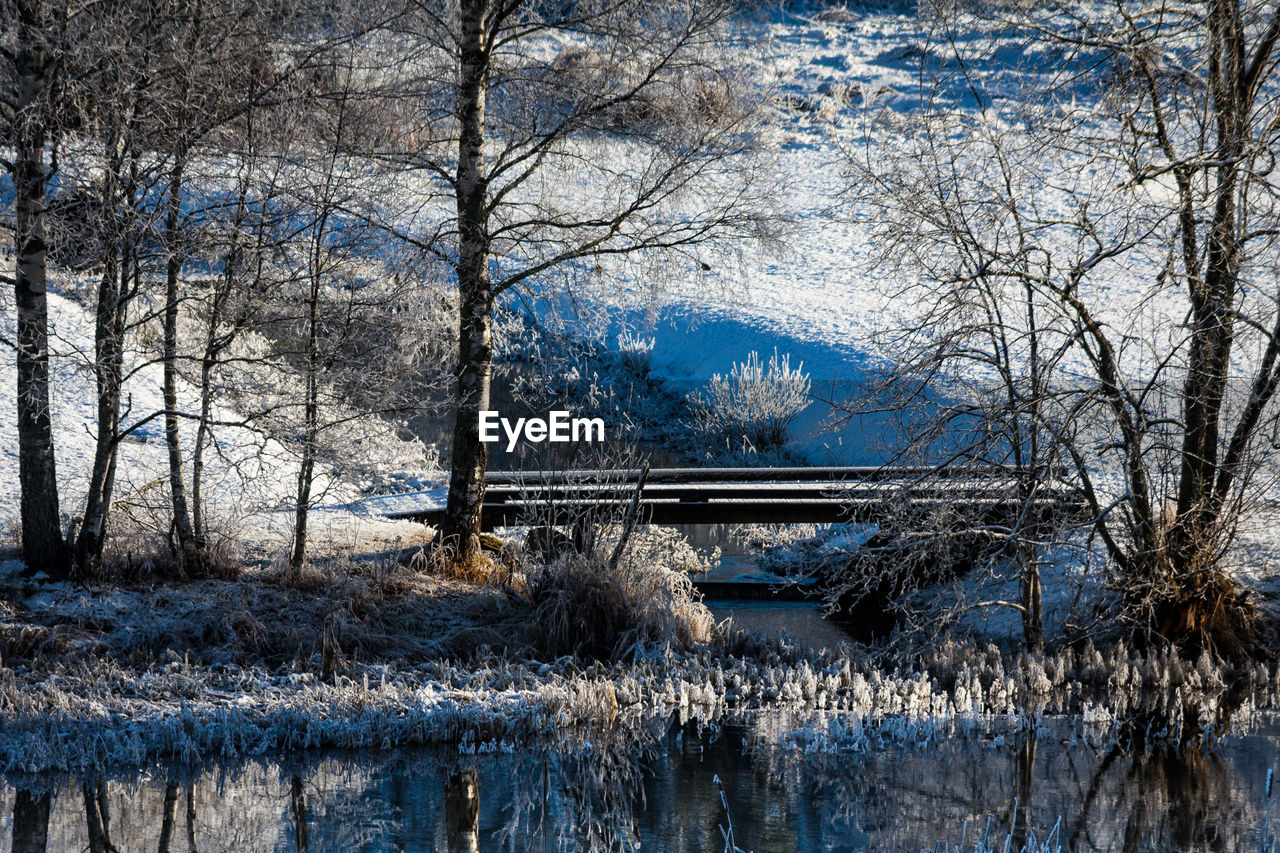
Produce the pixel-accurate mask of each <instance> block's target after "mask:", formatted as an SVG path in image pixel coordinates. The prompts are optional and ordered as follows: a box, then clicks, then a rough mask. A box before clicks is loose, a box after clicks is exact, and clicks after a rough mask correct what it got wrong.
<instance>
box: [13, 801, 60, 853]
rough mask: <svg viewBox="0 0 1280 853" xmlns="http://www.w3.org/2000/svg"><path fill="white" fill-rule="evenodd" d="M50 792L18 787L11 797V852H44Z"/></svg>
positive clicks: (46, 840) (45, 848)
mask: <svg viewBox="0 0 1280 853" xmlns="http://www.w3.org/2000/svg"><path fill="white" fill-rule="evenodd" d="M52 801H53V797H52V795H50V794H47V793H46V794H32V793H31V792H30V791H26V790H23V789H21V788H19V789H18V791H17V793H16V794H15V795H14V798H13V853H45V850H47V849H48V846H49V806H50V804H51V803H52Z"/></svg>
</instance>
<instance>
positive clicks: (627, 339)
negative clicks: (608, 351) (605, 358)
mask: <svg viewBox="0 0 1280 853" xmlns="http://www.w3.org/2000/svg"><path fill="white" fill-rule="evenodd" d="M656 343H657V340H656V339H655V338H646V337H642V336H640V335H637V334H635V333H634V332H632V331H631V330H630V329H627V330H625V331H624V332H623V333H622V334H620V335H618V360H619V362H620V363H621V364H622V367H623V369H625V370H626V371H627V372H629V373H631V374H632V375H634V376H636V377H638V378H640V379H644V378H646V377H648V375H649V370H650V369H651V367H652V359H653V347H654V345H655V344H656Z"/></svg>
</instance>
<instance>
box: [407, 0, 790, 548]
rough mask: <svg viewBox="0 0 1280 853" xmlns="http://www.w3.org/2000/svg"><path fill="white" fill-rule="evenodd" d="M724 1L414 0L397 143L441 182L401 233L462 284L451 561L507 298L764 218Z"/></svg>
mask: <svg viewBox="0 0 1280 853" xmlns="http://www.w3.org/2000/svg"><path fill="white" fill-rule="evenodd" d="M732 13H733V4H732V3H729V2H724V1H723V0H682V2H678V3H675V4H671V3H655V2H652V0H621V2H618V0H606V2H595V0H587V2H575V3H560V2H554V0H548V2H542V0H497V1H496V2H495V0H463V2H461V3H460V4H459V5H454V4H452V3H446V2H435V0H415V2H413V4H412V8H411V12H410V15H409V17H408V18H407V19H406V20H407V34H406V35H407V39H408V41H407V42H405V41H399V42H397V44H400V45H402V47H401V49H402V50H403V51H405V52H406V53H407V54H408V55H407V56H406V57H405V59H404V64H403V67H404V68H409V69H414V70H415V71H416V72H417V75H418V76H417V80H416V82H417V83H418V84H419V100H418V106H417V107H416V113H414V114H413V115H411V116H406V117H405V119H404V121H403V124H404V125H405V126H406V128H407V129H408V130H409V132H406V133H402V134H400V135H399V138H398V141H397V144H393V145H391V146H389V147H388V150H389V153H390V154H391V155H393V156H398V157H399V158H400V159H401V160H402V161H406V162H408V163H409V165H410V166H411V167H413V169H414V173H413V175H411V177H415V179H418V180H420V178H418V177H417V176H419V175H420V176H425V177H426V178H427V179H429V181H430V182H431V183H430V186H429V189H428V190H427V191H426V195H427V196H428V199H427V200H426V202H425V203H424V205H423V210H425V211H426V212H425V213H423V214H422V215H421V216H419V217H418V221H419V223H420V224H418V225H417V226H416V228H414V229H401V230H403V231H406V232H407V231H410V230H411V231H412V233H406V236H407V237H409V238H410V239H412V240H413V241H414V242H415V243H416V244H418V245H420V246H422V247H424V248H426V249H428V250H430V251H432V252H434V253H435V254H436V256H437V257H438V258H439V259H440V260H441V261H442V262H443V263H444V264H446V265H447V266H448V268H449V269H450V270H451V271H452V273H453V275H454V276H455V277H456V280H457V288H458V294H459V306H458V347H459V349H458V361H457V372H456V383H457V388H456V408H457V414H456V422H455V427H454V431H453V443H452V473H451V479H450V484H449V498H448V510H447V517H446V521H445V523H444V525H443V528H442V530H441V534H442V538H443V540H444V541H445V542H446V543H448V544H449V545H450V546H451V547H452V548H454V549H456V550H455V553H456V556H457V558H458V559H459V560H462V561H468V560H470V559H472V558H473V557H474V556H475V555H476V554H477V553H478V547H479V546H478V533H479V530H480V508H481V505H482V503H483V500H484V474H485V470H486V467H487V455H486V451H485V445H484V444H483V443H481V441H480V436H479V413H480V412H481V411H482V410H484V409H486V408H487V407H488V406H489V401H490V382H491V376H492V365H493V353H494V349H493V346H494V342H493V316H494V309H495V305H496V304H497V302H498V301H499V300H500V299H501V298H502V297H503V295H504V294H506V293H507V292H508V291H511V290H512V289H514V288H534V287H537V286H539V285H542V284H546V283H547V282H548V281H549V280H551V279H553V278H556V277H558V278H560V279H561V280H568V281H573V280H575V279H582V278H589V277H591V276H592V275H598V274H599V272H597V271H601V272H602V271H603V266H602V265H603V263H604V262H605V259H606V258H607V257H609V256H624V255H638V254H644V255H645V256H647V257H650V258H653V257H658V256H666V257H667V258H668V259H669V260H673V261H676V262H677V263H676V264H675V266H676V267H677V268H679V267H683V269H684V270H687V271H692V274H694V275H699V274H701V273H702V272H703V271H705V270H706V269H709V267H708V266H707V265H706V262H705V261H704V260H703V259H702V257H700V256H699V248H698V247H699V246H708V245H709V244H713V243H715V241H717V240H721V239H727V238H742V237H748V236H751V237H754V236H758V235H759V234H760V233H761V231H762V228H761V224H762V223H763V222H764V221H765V219H766V217H765V215H764V210H765V208H764V205H763V204H762V203H761V197H760V195H759V190H760V181H759V180H758V178H759V175H758V174H756V173H755V172H754V171H753V166H752V164H751V163H750V161H749V160H748V158H747V157H746V155H747V154H748V153H749V152H750V150H751V149H752V147H753V143H754V137H753V134H752V133H751V130H752V124H751V121H752V115H753V105H754V99H753V98H752V97H751V96H749V95H748V94H747V93H746V91H745V89H746V84H745V83H744V82H743V81H742V80H741V79H739V77H738V75H736V74H734V73H732V72H730V71H727V70H726V69H729V68H733V67H735V66H734V65H733V64H732V63H730V62H728V61H726V60H725V59H724V57H723V56H718V55H717V50H718V48H719V47H720V46H721V45H723V44H724V41H725V27H726V25H727V24H728V23H729V19H730V16H731V15H732ZM404 112H405V113H413V112H414V111H413V109H406V110H404ZM417 195H418V196H419V197H421V196H422V195H423V191H422V190H421V189H418V192H417ZM445 203H447V204H450V205H451V207H452V209H451V210H450V211H449V213H448V215H445V214H444V212H443V211H442V210H441V207H442V205H443V204H445ZM402 221H403V220H402ZM397 227H399V226H397ZM704 251H707V250H704Z"/></svg>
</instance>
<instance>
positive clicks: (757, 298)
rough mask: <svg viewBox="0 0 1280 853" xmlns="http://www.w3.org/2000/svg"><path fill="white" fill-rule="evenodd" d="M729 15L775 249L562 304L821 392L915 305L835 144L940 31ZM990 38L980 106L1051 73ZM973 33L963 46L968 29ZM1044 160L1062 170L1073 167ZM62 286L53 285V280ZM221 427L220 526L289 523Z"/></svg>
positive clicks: (896, 97)
mask: <svg viewBox="0 0 1280 853" xmlns="http://www.w3.org/2000/svg"><path fill="white" fill-rule="evenodd" d="M743 27H744V33H745V34H746V35H748V36H750V37H751V38H749V39H748V40H747V41H749V42H750V43H749V44H748V45H746V46H744V48H743V51H744V56H747V57H749V59H750V61H751V62H753V63H757V64H758V74H757V77H758V78H759V80H760V81H761V82H762V83H763V84H764V85H767V86H771V87H772V88H773V91H774V96H773V100H772V104H771V106H770V107H769V113H770V116H771V120H770V123H769V126H768V127H767V128H765V129H764V130H762V131H761V133H762V141H763V144H764V145H765V146H766V148H767V149H768V154H769V157H770V158H771V159H772V160H773V161H774V162H775V164H776V170H777V180H778V183H779V186H780V187H781V188H782V190H781V192H780V194H779V196H778V197H777V199H776V201H777V204H778V206H779V207H780V208H782V209H783V211H784V212H786V213H787V214H788V215H789V217H790V219H791V220H792V222H793V225H792V226H791V229H790V231H789V232H788V233H787V234H786V235H785V237H784V240H783V246H782V247H781V248H779V247H778V246H757V245H743V246H741V247H739V249H740V254H738V255H737V256H736V258H733V259H728V258H726V259H725V264H724V266H722V267H717V268H715V269H713V270H712V271H711V272H710V273H708V274H707V275H705V276H703V275H698V276H690V277H688V278H686V279H684V280H681V281H677V282H675V283H674V284H673V285H672V286H670V287H668V288H666V289H663V290H660V291H657V293H656V296H655V292H654V291H653V290H652V289H651V288H650V287H649V286H648V284H647V282H644V281H641V280H638V279H637V278H635V273H634V271H632V270H630V268H629V267H626V266H625V265H620V266H618V267H617V268H613V269H612V271H613V272H616V273H617V276H615V277H614V278H613V279H612V280H610V281H608V282H607V283H602V284H600V286H599V289H598V293H591V294H585V295H584V294H578V295H577V301H578V302H589V303H590V302H603V303H605V304H606V305H608V306H610V314H611V317H612V320H611V323H610V324H609V325H608V327H607V330H606V331H605V332H603V333H602V339H604V340H606V341H610V340H613V337H614V335H615V334H616V331H617V330H618V329H619V328H621V327H622V326H624V325H627V326H634V325H636V324H638V323H639V322H640V321H641V318H642V317H643V316H648V317H650V318H656V322H655V323H654V324H653V325H652V326H651V327H650V328H647V329H645V330H644V331H643V334H645V335H651V336H652V337H654V338H655V341H656V345H655V347H654V350H653V353H652V362H653V365H654V372H655V373H656V374H657V375H658V376H660V377H663V378H665V379H666V380H667V381H669V382H670V383H672V384H673V385H674V386H675V387H677V388H679V387H682V386H688V387H689V388H690V389H691V388H693V387H695V386H696V385H698V384H700V383H702V382H704V381H705V380H706V379H707V378H708V377H710V376H711V375H712V374H715V373H722V374H723V373H727V372H728V370H729V368H730V367H731V366H732V364H733V363H734V362H736V361H742V360H744V359H745V357H746V355H747V354H748V353H749V352H751V351H753V350H754V351H757V352H761V353H762V354H765V355H767V354H768V353H770V352H771V351H772V350H773V349H775V348H776V349H777V350H779V351H780V352H782V353H790V354H791V357H792V364H797V363H800V362H803V365H804V369H805V370H806V371H807V372H808V373H809V374H810V376H811V377H812V379H813V382H814V390H815V392H822V391H824V385H826V384H829V383H835V384H834V385H830V386H829V387H828V388H826V389H825V390H828V391H829V393H830V394H831V396H833V397H837V398H838V397H839V396H840V395H841V394H843V393H847V392H848V391H849V390H850V389H851V388H853V387H856V386H857V384H858V383H859V381H860V379H861V378H862V377H863V376H864V375H865V373H866V371H867V370H868V369H870V368H873V367H875V366H877V365H878V363H879V360H880V359H881V357H882V353H881V352H880V351H878V350H877V348H876V345H875V343H874V337H875V335H876V334H877V333H878V332H881V331H883V330H885V329H886V328H888V327H889V326H890V325H892V324H893V323H895V322H897V321H898V320H900V319H901V317H902V316H904V315H909V314H910V312H911V311H912V310H914V309H915V308H916V306H915V305H913V304H910V303H909V302H904V301H903V300H900V299H895V298H894V295H893V293H894V291H895V290H896V289H898V287H899V285H900V284H901V282H896V281H891V280H887V279H886V274H885V273H884V271H883V270H882V269H880V268H878V267H877V265H876V262H875V259H876V257H877V252H878V250H879V248H880V247H879V245H878V244H877V239H878V237H877V235H878V232H879V229H880V228H881V225H882V223H880V222H879V221H877V219H876V217H875V216H874V215H873V213H872V211H871V210H870V208H868V207H867V206H866V205H865V204H859V203H855V202H852V201H850V200H849V198H848V195H847V191H848V190H849V188H850V178H849V171H848V159H847V158H848V155H849V152H850V151H856V150H857V149H858V147H859V146H864V147H867V146H869V148H870V150H873V151H883V156H890V155H891V153H892V151H893V146H894V145H896V144H897V143H898V140H896V139H895V138H894V134H893V132H892V128H893V116H895V115H900V116H909V115H910V114H911V113H912V111H913V110H917V109H918V108H919V106H920V103H921V97H922V95H921V78H920V73H919V71H920V61H921V57H922V56H925V57H929V56H930V54H929V51H930V45H931V44H934V43H935V42H936V38H937V33H936V32H934V31H933V24H931V22H930V21H929V20H927V19H926V18H922V17H921V16H920V15H918V14H917V13H916V12H915V11H914V9H908V8H907V6H906V5H905V4H888V5H886V6H880V7H875V6H872V7H859V8H856V9H853V10H843V9H828V10H825V11H821V12H820V11H818V10H817V9H815V10H813V11H812V12H811V13H808V14H802V13H794V12H776V13H771V15H770V16H769V17H767V18H762V19H760V20H756V21H753V22H748V23H744V24H743ZM1000 39H1002V40H997V42H995V44H996V45H997V47H998V49H997V50H995V51H988V52H987V54H986V55H984V56H983V57H981V58H980V59H975V65H974V68H975V69H976V72H977V73H980V75H981V78H982V79H981V85H982V88H983V91H984V92H985V93H986V94H987V95H988V96H989V97H991V98H992V99H993V103H994V102H997V101H999V99H1000V98H1013V97H1016V96H1017V94H1018V93H1019V92H1020V91H1022V90H1023V89H1024V88H1025V86H1026V85H1027V84H1028V83H1029V82H1030V80H1031V78H1033V77H1035V78H1039V77H1042V76H1043V77H1047V76H1051V75H1052V74H1054V73H1056V71H1057V69H1055V68H1054V66H1053V58H1052V57H1047V56H1041V55H1038V54H1037V53H1036V50H1037V48H1035V46H1034V45H1033V44H1031V43H1030V42H1025V41H1022V42H1020V41H1019V40H1018V37H1017V36H1016V35H1008V34H1006V35H1002V36H1001V37H1000ZM973 41H974V44H975V45H976V43H977V42H978V36H977V35H976V34H975V36H974V38H973ZM744 44H745V43H744ZM964 47H965V46H962V49H964ZM974 50H975V52H976V47H975V48H974ZM928 61H932V60H931V59H930V60H928ZM953 106H954V108H955V109H957V110H966V109H968V110H973V109H974V104H973V101H972V97H971V96H970V95H968V94H966V93H965V92H963V91H958V92H957V93H955V96H954V103H953ZM597 144H599V143H597ZM604 153H605V154H606V155H608V154H609V152H604ZM612 156H620V157H625V156H626V152H625V151H615V152H612ZM1054 165H1055V166H1056V168H1058V169H1062V170H1064V171H1068V170H1067V169H1066V167H1067V166H1069V165H1070V164H1069V163H1059V164H1054ZM1045 168H1050V166H1049V165H1046V166H1045ZM1089 179H1090V178H1089V176H1088V175H1072V176H1071V180H1073V181H1076V182H1077V184H1076V185H1079V182H1082V181H1087V180H1089ZM1055 192H1056V193H1057V195H1056V196H1053V197H1050V198H1047V199H1046V204H1049V205H1050V209H1053V206H1054V205H1060V206H1064V207H1065V206H1066V205H1067V204H1068V203H1069V201H1070V196H1071V192H1072V184H1071V183H1070V181H1064V182H1062V186H1059V187H1058V188H1057V190H1055ZM1151 272H1152V267H1151V266H1149V265H1143V264H1141V263H1139V262H1138V260H1136V259H1128V260H1126V261H1125V262H1124V263H1123V264H1118V265H1116V266H1115V268H1114V269H1113V270H1111V271H1109V274H1108V276H1107V279H1106V284H1105V286H1104V289H1105V293H1103V294H1095V295H1096V296H1097V297H1098V303H1099V304H1100V305H1102V306H1103V307H1104V309H1105V310H1106V311H1107V312H1108V313H1109V314H1110V315H1111V316H1114V317H1122V318H1126V319H1125V322H1126V323H1132V324H1147V325H1154V326H1159V325H1161V324H1165V325H1173V324H1174V323H1175V319H1174V318H1172V317H1171V316H1170V315H1171V311H1172V308H1171V307H1170V305H1169V304H1167V303H1166V302H1164V301H1162V300H1161V299H1160V298H1158V296H1157V295H1153V293H1152V292H1151V290H1150V284H1149V280H1150V278H1151ZM65 284H66V283H65V282H63V283H61V284H59V283H55V288H58V287H60V286H62V285H65ZM588 297H589V298H588ZM11 298H12V297H11V295H9V294H7V293H6V294H5V296H4V299H5V301H4V303H3V305H4V309H5V310H4V312H3V323H4V324H5V326H6V328H7V327H8V326H11V325H12V323H13V311H12V306H11ZM536 304H538V305H541V306H544V307H543V308H542V309H540V310H550V309H549V308H547V307H546V306H553V305H554V306H560V305H563V303H561V302H559V301H558V300H557V299H556V298H555V297H554V296H550V297H548V298H547V299H546V300H544V301H542V302H539V303H536ZM50 308H51V313H52V317H51V320H52V324H53V328H54V333H55V340H54V349H55V354H56V357H55V361H54V365H55V366H54V371H55V382H54V387H55V389H56V393H57V396H56V399H55V401H54V421H55V428H56V441H57V452H58V464H59V474H60V479H61V481H62V483H63V484H64V485H63V493H62V494H63V509H64V512H65V513H66V514H68V515H69V516H70V515H74V514H75V513H76V512H77V511H78V507H79V505H80V503H81V500H82V494H81V493H80V489H81V484H82V483H83V482H84V480H85V477H86V475H87V472H88V468H89V464H90V461H91V457H92V441H93V435H92V429H93V427H92V424H93V419H94V411H93V383H92V376H91V373H90V372H89V370H88V369H87V364H88V361H89V358H88V354H89V353H91V351H92V322H91V317H90V315H89V313H88V312H87V311H86V310H85V309H84V308H83V307H82V306H81V305H79V304H78V303H76V302H75V301H74V300H72V299H70V298H68V297H67V296H65V295H61V294H59V293H54V294H53V295H52V296H51V298H50ZM13 377H14V359H13V353H12V352H11V351H9V350H4V351H3V352H0V435H5V436H15V435H16V427H15V423H14V409H15V404H14V401H13V397H12V395H13V393H14V378H13ZM184 397H185V398H186V399H187V401H188V402H191V400H192V397H191V389H190V388H184ZM126 398H127V400H128V406H129V410H130V414H129V415H128V416H126V418H125V425H126V427H127V426H129V424H130V423H132V422H134V421H136V420H137V419H139V418H141V417H145V416H146V413H149V412H154V411H156V410H158V409H160V408H161V406H160V369H159V367H158V365H154V364H153V365H145V366H139V369H138V370H137V372H136V373H134V374H132V375H131V377H130V380H129V385H128V389H127V393H126ZM828 411H829V410H828V409H827V408H826V407H824V406H822V405H813V406H811V407H810V408H809V409H808V410H807V411H806V412H805V413H804V415H803V416H802V418H801V420H800V422H799V423H798V424H797V425H796V432H797V433H798V434H799V436H800V442H799V444H800V447H801V449H802V450H803V451H804V452H805V453H806V454H807V455H808V456H809V457H810V458H811V459H812V461H814V462H819V463H843V464H865V463H874V462H876V461H879V460H881V459H883V458H884V448H885V445H886V443H887V440H888V439H891V438H892V436H891V435H886V434H885V430H887V429H888V424H887V421H878V420H864V421H859V422H855V423H853V424H851V425H849V426H847V427H846V428H844V429H843V430H842V431H840V432H838V433H826V432H822V431H821V430H820V425H821V421H822V420H823V419H824V418H825V416H826V415H827V414H828ZM220 414H221V415H222V416H223V417H224V418H225V419H226V420H235V419H236V414H237V413H236V412H234V411H232V410H230V409H224V411H223V412H221V413H220ZM183 429H184V436H183V437H184V441H185V442H186V444H187V446H188V447H190V444H191V440H192V437H193V436H192V433H193V425H192V424H190V423H184V425H183ZM387 435H388V436H391V431H388V432H387ZM218 441H219V452H217V453H211V454H210V465H211V468H212V470H211V471H210V478H211V482H210V484H209V485H210V487H209V489H208V492H209V494H210V498H209V504H210V506H211V507H215V508H216V509H217V510H218V511H220V512H225V513H229V514H231V516H233V517H229V518H227V519H226V520H225V525H226V528H227V529H228V530H235V531H237V532H238V533H239V535H244V534H243V531H244V530H246V529H249V530H262V529H264V528H265V529H267V530H273V531H275V532H277V533H278V532H279V531H280V530H283V529H286V528H287V525H288V524H289V519H288V515H287V514H286V513H284V512H281V511H279V510H280V508H281V507H284V506H286V505H287V504H288V502H289V500H290V496H291V494H292V492H293V489H294V477H295V476H296V473H295V472H296V467H295V466H296V458H295V457H294V455H293V454H292V453H291V452H289V451H288V450H287V449H286V448H284V447H281V446H280V445H279V444H278V443H276V442H274V441H272V440H271V439H268V438H264V437H263V436H262V435H260V434H258V433H256V432H253V431H251V430H244V429H235V428H222V429H220V430H219V433H218ZM15 445H16V442H15V441H13V440H9V441H7V442H5V443H4V445H3V449H2V450H0V525H6V524H7V525H12V524H13V522H14V519H15V517H16V504H17V488H18V487H17V460H16V446H15ZM421 454H422V451H421V450H420V449H413V448H407V447H401V446H396V445H395V443H394V442H392V441H391V440H390V439H389V440H388V441H387V442H386V443H384V444H383V445H382V446H379V447H370V456H371V458H376V457H379V456H380V457H381V458H377V459H376V461H377V464H378V465H380V466H381V467H382V468H383V470H384V471H385V473H386V474H387V475H388V476H389V477H391V478H392V479H394V477H395V475H396V474H397V473H398V472H399V470H400V469H409V468H413V467H415V465H416V464H418V463H420V462H421V458H420V457H421ZM415 457H416V458H415ZM120 470H121V475H120V482H119V484H118V485H117V489H116V495H117V500H120V501H122V502H123V503H124V504H128V503H129V502H130V501H131V500H132V499H133V498H135V497H138V496H146V495H149V494H155V493H161V494H162V493H163V491H164V490H165V484H164V476H165V470H166V469H165V457H164V448H163V432H162V424H161V422H160V421H159V420H153V421H150V422H149V423H148V424H147V425H146V426H145V427H143V428H141V429H139V430H137V431H136V432H135V433H133V434H132V435H131V436H130V438H129V439H128V440H127V441H125V442H124V444H123V445H122V446H121V465H120ZM417 485H424V484H421V483H417ZM425 485H428V486H437V487H438V486H439V485H441V484H440V483H439V482H437V483H426V484H425ZM326 489H327V492H326V494H325V497H324V499H323V501H322V509H323V511H322V512H320V513H318V514H317V516H316V518H317V522H318V523H319V526H320V527H321V528H324V527H330V528H331V529H333V530H335V531H343V530H344V529H347V528H351V529H362V530H367V529H376V530H378V531H379V532H380V533H386V534H387V535H388V536H392V535H399V534H398V532H397V530H403V528H399V529H391V528H387V529H385V530H384V529H383V528H382V527H381V524H382V523H381V522H378V521H377V520H376V514H377V513H380V512H385V511H391V510H398V509H407V508H410V507H415V508H420V507H424V506H438V505H439V504H440V502H441V501H442V500H443V491H442V489H440V488H428V489H426V490H425V491H424V490H421V489H415V490H414V494H413V495H412V496H410V495H403V496H394V495H392V496H387V497H374V498H369V496H368V489H367V484H361V483H354V482H334V483H330V484H326ZM407 490H408V489H407V488H402V489H398V491H407ZM1270 532H1273V525H1271V524H1270V523H1265V524H1262V525H1260V527H1259V530H1258V531H1257V533H1258V534H1259V535H1261V536H1262V537H1264V538H1265V537H1266V536H1267V535H1269V533H1270ZM335 535H338V536H339V537H341V536H342V535H344V534H342V533H341V532H339V533H337V534H335ZM1266 550H1267V549H1266V548H1261V547H1260V548H1259V549H1255V551H1254V553H1255V554H1256V555H1257V556H1258V560H1259V562H1260V563H1261V562H1266V563H1267V564H1268V565H1269V562H1270V557H1267V556H1264V554H1265V553H1266Z"/></svg>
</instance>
